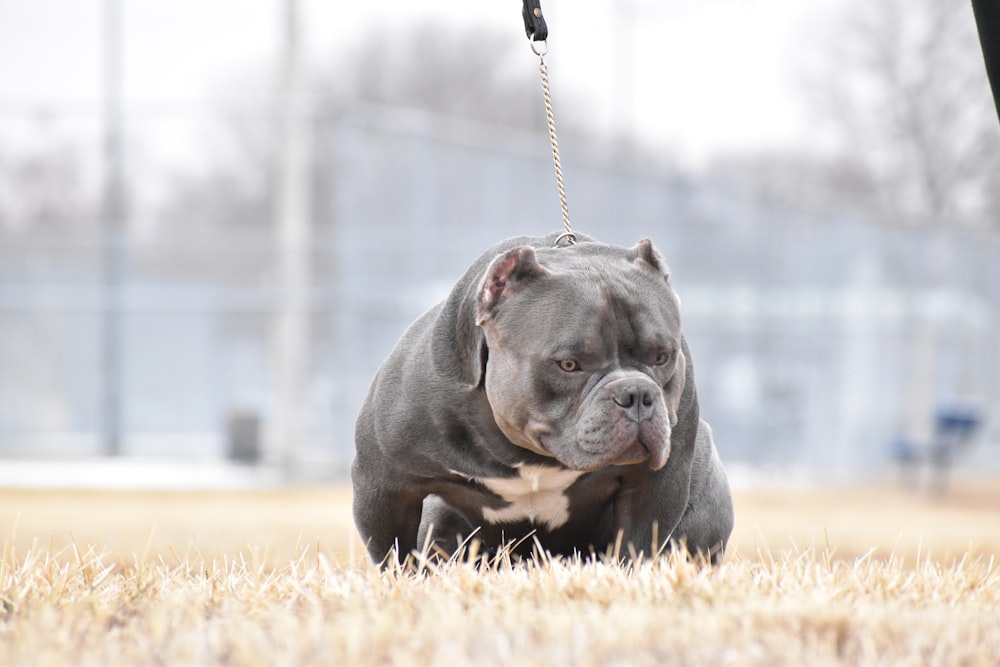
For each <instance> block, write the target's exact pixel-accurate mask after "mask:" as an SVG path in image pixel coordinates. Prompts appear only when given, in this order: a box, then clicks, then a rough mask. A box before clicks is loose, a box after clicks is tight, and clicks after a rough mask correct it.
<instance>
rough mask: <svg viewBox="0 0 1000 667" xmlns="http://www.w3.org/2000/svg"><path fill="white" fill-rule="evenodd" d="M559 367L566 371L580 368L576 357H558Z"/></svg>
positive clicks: (570, 371) (569, 371)
mask: <svg viewBox="0 0 1000 667" xmlns="http://www.w3.org/2000/svg"><path fill="white" fill-rule="evenodd" d="M559 368H561V369H562V370H564V371H566V372H567V373H572V372H573V371H578V370H580V364H579V362H577V360H576V359H560V360H559Z"/></svg>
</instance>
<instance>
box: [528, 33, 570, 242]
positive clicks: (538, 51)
mask: <svg viewBox="0 0 1000 667" xmlns="http://www.w3.org/2000/svg"><path fill="white" fill-rule="evenodd" d="M536 44H538V42H532V43H531V50H532V51H533V52H534V53H535V55H537V56H538V73H539V74H540V75H541V79H542V98H543V99H544V100H545V121H546V123H547V124H548V127H549V144H550V145H551V146H552V166H553V167H554V168H555V172H556V189H557V190H558V191H559V207H560V208H561V209H562V221H563V229H565V230H566V231H565V232H563V233H562V234H560V235H559V238H558V239H556V245H558V244H559V243H560V242H561V241H563V240H564V239H565V240H566V242H567V243H569V244H570V245H573V244H574V243H576V235H574V234H573V228H572V227H571V226H570V224H569V204H567V203H566V184H565V183H564V182H563V172H562V161H561V160H560V159H559V140H558V139H557V138H556V119H555V114H553V113H552V93H551V92H550V90H549V68H548V67H547V66H546V65H545V54H546V53H547V51H548V48H547V46H546V43H545V42H541V44H542V46H541V48H536V47H535V45H536Z"/></svg>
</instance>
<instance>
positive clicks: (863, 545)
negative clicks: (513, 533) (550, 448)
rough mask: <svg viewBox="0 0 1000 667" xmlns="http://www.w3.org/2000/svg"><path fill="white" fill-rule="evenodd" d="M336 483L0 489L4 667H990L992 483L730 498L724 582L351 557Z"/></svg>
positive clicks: (556, 565)
mask: <svg viewBox="0 0 1000 667" xmlns="http://www.w3.org/2000/svg"><path fill="white" fill-rule="evenodd" d="M349 505H350V491H349V489H347V488H344V487H337V488H328V489H293V490H280V491H260V492H199V493H166V492H157V493H152V492H150V493H137V492H68V491H58V492H53V491H3V490H0V521H2V527H3V530H4V531H5V532H4V535H3V537H4V549H3V554H2V558H0V665H58V664H88V665H89V664H92V665H108V664H116V665H118V664H126V665H127V664H141V665H146V664H168V665H174V664H182V665H183V664H235V665H258V664H259V665H276V664H282V665H283V664H323V665H329V664H336V665H376V664H377V665H383V664H384V665H421V664H446V665H459V664H472V663H475V664H477V665H483V664H485V665H494V664H495V665H501V664H502V665H563V664H565V665H662V664H692V665H701V664H710V665H714V664H720V665H726V664H732V665H781V664H786V665H800V664H801V665H829V664H851V665H854V664H866V665H869V664H870V665H883V664H904V665H906V664H912V665H925V664H929V665H997V664H1000V611H998V610H1000V564H998V563H996V562H995V561H994V558H995V557H996V556H997V555H1000V484H998V483H990V482H976V483H962V484H957V485H955V487H954V488H953V489H952V491H951V493H950V494H949V495H948V496H946V497H944V498H929V497H926V496H920V495H916V494H912V493H909V492H905V491H902V490H899V489H894V488H888V487H885V488H865V489H836V490H809V491H806V490H797V491H777V490H774V491H746V492H740V493H737V495H736V511H737V528H736V532H735V533H734V537H733V541H732V544H731V549H730V552H729V554H728V555H727V557H726V561H725V563H724V565H723V566H722V567H719V568H715V569H706V568H699V567H698V566H697V565H695V564H691V563H688V562H685V561H683V560H680V559H676V558H675V559H661V560H660V561H657V562H653V563H643V564H640V565H639V566H638V567H634V568H623V567H619V566H616V565H611V564H606V563H600V562H596V563H595V562H590V563H582V562H576V561H570V562H540V563H539V562H535V563H529V564H521V565H515V566H513V567H511V566H508V565H500V566H496V567H492V568H486V569H482V568H480V569H476V568H474V567H473V566H471V565H468V564H460V563H458V564H446V565H444V566H440V567H437V568H431V569H429V570H426V571H424V572H422V573H421V574H417V575H414V574H404V573H400V572H388V573H382V572H379V571H378V570H377V569H375V568H374V567H372V566H371V565H370V564H368V563H367V561H366V559H365V558H364V557H363V553H362V551H363V550H362V549H361V546H360V543H359V541H358V539H357V537H356V535H355V533H354V529H353V524H352V521H351V517H350V511H349Z"/></svg>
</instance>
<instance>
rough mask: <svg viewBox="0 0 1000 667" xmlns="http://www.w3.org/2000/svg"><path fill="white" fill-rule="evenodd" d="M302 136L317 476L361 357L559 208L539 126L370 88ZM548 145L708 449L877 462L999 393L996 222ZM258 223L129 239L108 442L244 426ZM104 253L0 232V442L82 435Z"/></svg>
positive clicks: (264, 338)
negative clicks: (313, 215) (870, 216)
mask: <svg viewBox="0 0 1000 667" xmlns="http://www.w3.org/2000/svg"><path fill="white" fill-rule="evenodd" d="M322 136H324V137H325V138H324V140H323V141H324V143H323V144H321V145H319V146H317V147H316V148H315V150H316V152H317V153H321V154H322V155H325V156H327V158H328V159H330V160H331V161H332V165H333V168H332V170H331V177H330V178H331V181H332V182H331V183H329V184H328V185H329V193H330V194H329V196H330V202H329V206H327V207H324V208H323V211H324V215H325V216H327V219H322V220H317V221H316V226H315V233H314V236H313V243H314V248H313V257H312V267H313V287H312V294H311V299H312V301H311V303H312V310H311V313H312V337H311V345H310V355H311V357H310V358H311V363H310V375H309V381H308V387H307V400H306V403H307V404H306V405H305V406H304V414H305V421H306V423H305V424H304V431H305V433H306V438H305V441H304V442H302V443H300V444H299V446H298V447H297V459H298V461H299V465H300V466H301V467H302V468H303V469H310V470H312V471H314V472H315V471H317V470H321V471H326V472H328V473H330V474H339V473H343V472H345V471H346V469H347V466H348V465H349V462H350V459H351V457H352V455H353V422H354V417H355V415H356V413H357V409H358V407H359V405H360V402H361V400H362V399H363V397H364V393H365V391H366V389H367V386H368V383H369V381H370V379H371V377H372V374H373V373H374V371H375V369H376V368H377V367H378V364H379V363H380V362H381V360H382V359H383V358H384V357H385V355H386V354H387V353H388V351H389V350H390V349H391V347H392V345H393V344H394V343H395V341H396V340H397V338H398V337H399V335H400V334H401V333H402V332H403V330H404V329H405V327H406V326H407V325H408V324H409V322H411V321H412V320H413V319H414V318H415V317H416V316H417V315H419V314H420V313H421V312H422V311H424V310H425V309H427V308H428V307H429V306H431V305H432V304H433V303H435V302H436V301H437V300H439V299H441V298H443V296H444V295H445V294H446V293H447V290H448V289H449V288H450V286H451V284H452V283H453V282H454V281H455V280H456V279H457V278H458V277H459V276H460V275H461V273H462V272H463V271H464V270H465V268H466V267H467V266H468V264H469V263H471V261H472V260H473V259H475V258H476V257H477V256H478V255H479V253H480V252H482V250H483V249H484V248H486V247H488V246H489V245H491V244H492V243H494V242H496V241H497V240H499V239H502V238H504V237H507V236H511V235H518V234H541V233H545V232H548V231H552V230H555V229H557V228H558V227H559V226H560V214H559V207H558V200H557V198H556V193H555V183H554V177H553V175H552V166H551V162H550V157H549V153H548V144H547V141H546V139H545V138H544V137H543V136H541V135H536V134H530V133H520V132H517V131H512V130H501V129H497V128H494V127H485V126H479V125H475V124H472V123H466V122H462V121H456V120H454V119H449V118H442V117H439V116H434V115H431V114H427V113H421V112H415V111H405V110H399V109H391V108H382V107H378V108H376V107H367V108H355V109H353V110H352V111H350V112H347V113H344V114H342V115H340V116H338V117H337V120H336V121H335V122H334V123H333V125H332V127H331V128H330V131H329V132H326V133H324V134H323V135H322ZM578 141H582V139H581V140H578ZM564 145H565V147H566V148H567V150H565V151H564V171H565V173H566V181H567V188H568V195H569V205H570V212H571V216H572V219H573V223H574V226H575V227H576V228H577V229H578V230H579V231H582V232H585V233H587V234H590V235H592V236H595V237H597V238H599V239H601V240H605V241H609V242H614V243H619V244H624V245H632V244H634V243H635V242H636V241H637V240H638V239H639V238H642V237H646V236H648V237H651V238H652V239H653V240H654V242H655V244H656V245H657V247H658V248H659V249H660V250H661V252H662V253H663V255H664V256H665V257H666V259H667V261H668V263H669V264H670V266H671V268H672V272H673V276H674V277H673V281H674V283H675V286H676V288H677V290H678V292H679V293H680V295H681V298H682V300H683V309H682V316H683V321H684V329H685V333H686V335H687V338H688V341H689V343H690V345H691V349H692V352H693V354H694V361H695V367H696V378H697V381H698V391H699V395H700V397H701V404H702V414H703V416H705V417H706V418H707V419H709V420H710V421H711V422H712V423H713V426H714V428H715V434H716V439H717V442H718V445H719V449H720V452H721V454H722V456H723V457H724V459H726V460H727V461H728V462H733V463H737V462H745V463H749V464H754V465H768V464H773V465H776V466H782V467H786V466H799V467H803V468H807V469H810V470H813V471H816V472H817V473H819V474H821V475H830V476H834V475H838V474H856V473H857V472H858V471H865V470H868V471H872V470H881V469H883V468H884V466H885V464H886V463H887V461H888V456H889V447H890V443H891V442H892V441H893V440H894V438H896V436H898V435H899V434H900V433H907V434H910V435H912V436H913V437H914V438H915V439H917V440H920V439H927V438H929V437H931V429H932V419H933V415H934V410H935V405H936V404H937V403H938V402H940V401H942V400H967V401H975V402H976V403H977V404H978V405H980V406H981V407H982V409H983V410H984V412H985V414H986V415H987V416H988V415H989V414H990V413H991V412H992V413H996V411H997V409H1000V342H998V341H1000V235H998V234H997V233H990V232H986V231H983V232H970V231H958V230H949V229H947V228H945V227H942V228H940V229H932V230H928V229H887V228H880V227H876V226H874V225H872V224H869V223H868V222H867V221H866V220H864V219H860V218H858V217H856V216H855V215H852V214H849V213H846V211H847V210H848V209H846V208H845V209H844V211H845V212H836V211H834V212H831V213H828V214H824V215H816V214H807V213H806V212H803V211H800V210H792V209H789V208H787V207H778V206H776V205H768V204H766V203H763V202H761V201H758V200H756V199H755V198H753V197H751V196H748V195H747V194H746V193H745V192H742V191H741V190H740V189H739V187H738V186H736V185H733V184H732V183H728V182H721V181H712V180H704V179H703V180H699V179H694V178H691V177H682V176H680V175H678V174H676V173H673V172H670V171H669V170H663V169H653V168H646V167H641V166H637V165H636V164H635V163H633V162H631V161H629V160H624V159H615V158H613V157H597V156H595V157H579V156H576V157H575V156H574V152H573V151H572V150H568V149H569V147H570V146H571V144H570V143H569V141H568V140H564ZM578 146H579V145H578ZM273 239H274V236H273V232H272V231H271V230H269V229H262V228H253V227H251V228H247V227H242V228H241V227H235V226H219V227H213V228H206V229H204V230H202V231H199V232H191V233H185V234H184V235H181V236H178V235H177V234H176V233H171V232H170V231H169V230H162V231H156V230H154V231H152V232H150V233H145V234H143V235H142V237H141V238H138V237H135V236H133V237H132V238H131V239H130V240H129V242H128V244H127V253H126V256H127V261H126V268H125V276H124V285H125V287H124V292H123V300H122V304H123V305H122V307H123V320H122V322H123V324H122V345H123V364H122V367H123V378H122V382H123V430H124V443H123V451H124V453H125V454H128V455H165V456H171V457H178V458H181V459H189V458H206V457H207V458H222V457H225V456H227V454H228V453H229V452H230V449H231V447H230V444H231V443H230V437H231V435H232V434H231V427H230V425H231V424H232V423H233V417H234V415H237V416H238V415H251V416H258V417H260V418H261V420H262V421H261V423H262V425H263V426H262V429H263V431H266V427H267V423H268V417H269V413H270V410H271V406H270V405H269V395H270V388H269V387H270V383H271V379H270V377H269V372H270V371H269V369H270V362H269V357H270V355H271V339H270V336H271V327H270V320H271V317H272V314H273V312H274V310H275V308H276V305H277V304H276V298H277V297H276V294H277V292H276V289H275V285H276V271H277V269H276V257H275V248H274V240H273ZM101 256H102V248H101V247H100V241H99V236H98V234H97V232H96V231H94V232H89V233H88V232H86V231H81V232H77V233H74V234H67V233H65V232H62V231H60V232H52V231H49V232H46V231H44V230H32V229H20V230H7V231H0V455H3V456H8V457H9V456H33V457H55V456H60V457H62V456H89V455H99V454H100V453H101V452H102V443H101V435H100V434H101V423H100V421H101V411H100V406H99V404H98V403H99V396H100V394H101V386H100V382H101V372H100V368H99V345H100V326H101V321H102V318H101V312H102V308H104V307H105V306H104V301H103V297H102V284H101V280H102V278H101V276H102V272H101V268H100V261H101ZM241 423H242V424H244V426H245V424H246V423H247V422H246V421H245V420H244V421H243V422H241ZM251 423H252V421H251ZM241 437H245V434H244V435H243V436H241ZM261 437H262V438H264V435H263V433H262V435H261ZM979 438H980V444H981V445H982V446H980V447H978V448H977V449H976V450H975V451H974V453H973V454H972V456H974V457H976V458H975V459H974V460H975V462H976V465H979V466H987V467H990V466H992V468H993V469H997V468H1000V448H998V447H997V446H995V445H994V444H993V443H995V442H997V441H998V440H1000V437H998V431H997V427H996V425H995V424H992V423H989V422H987V424H986V427H985V428H984V429H982V430H981V433H980V435H979ZM265 458H266V452H265Z"/></svg>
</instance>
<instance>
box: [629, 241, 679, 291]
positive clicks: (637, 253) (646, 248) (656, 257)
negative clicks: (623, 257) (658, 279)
mask: <svg viewBox="0 0 1000 667" xmlns="http://www.w3.org/2000/svg"><path fill="white" fill-rule="evenodd" d="M631 256H632V261H633V262H635V263H636V264H639V265H640V266H643V265H644V266H648V267H649V268H651V269H652V270H654V271H656V272H657V273H659V274H660V275H662V276H663V279H664V280H666V281H667V282H669V281H670V267H668V266H667V263H666V262H665V261H664V259H663V255H661V254H660V251H659V250H657V249H656V248H654V247H653V242H652V241H650V240H649V239H642V240H641V241H639V242H638V243H636V244H635V246H633V247H632V251H631Z"/></svg>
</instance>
